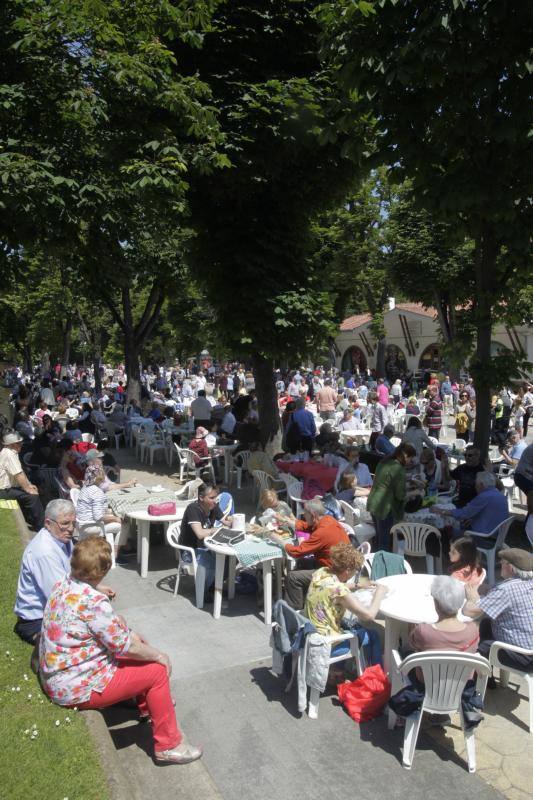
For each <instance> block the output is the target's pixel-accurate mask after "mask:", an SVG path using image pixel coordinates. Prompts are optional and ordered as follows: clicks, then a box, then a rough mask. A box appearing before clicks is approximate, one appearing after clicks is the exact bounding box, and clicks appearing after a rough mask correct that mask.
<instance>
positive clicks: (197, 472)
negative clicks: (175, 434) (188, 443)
mask: <svg viewBox="0 0 533 800" xmlns="http://www.w3.org/2000/svg"><path fill="white" fill-rule="evenodd" d="M174 449H175V450H176V453H177V454H178V463H179V467H180V481H182V480H183V477H184V475H185V476H186V475H194V476H195V478H200V477H201V474H202V472H204V470H207V471H208V472H209V475H210V478H211V480H212V482H213V483H216V479H215V469H214V467H213V462H212V460H211V457H210V456H208V457H207V458H202V459H200V463H199V464H197V463H196V458H195V456H196V454H195V453H194V452H193V451H192V450H189V449H188V448H187V447H180V446H179V445H177V444H176V443H175V442H174Z"/></svg>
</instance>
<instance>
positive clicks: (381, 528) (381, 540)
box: [372, 514, 394, 553]
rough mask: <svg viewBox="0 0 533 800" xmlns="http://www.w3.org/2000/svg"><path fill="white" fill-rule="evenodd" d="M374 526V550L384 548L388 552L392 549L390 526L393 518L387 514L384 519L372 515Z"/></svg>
mask: <svg viewBox="0 0 533 800" xmlns="http://www.w3.org/2000/svg"><path fill="white" fill-rule="evenodd" d="M372 519H373V521H374V525H375V528H376V550H386V551H387V552H388V553H390V552H391V551H392V537H391V533H390V531H391V528H392V526H393V525H394V518H393V516H392V514H389V515H388V516H387V517H385V518H384V519H377V517H374V516H373V517H372Z"/></svg>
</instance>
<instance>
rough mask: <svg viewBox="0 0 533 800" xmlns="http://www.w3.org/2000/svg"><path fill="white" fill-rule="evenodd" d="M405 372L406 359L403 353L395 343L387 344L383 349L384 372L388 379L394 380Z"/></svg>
mask: <svg viewBox="0 0 533 800" xmlns="http://www.w3.org/2000/svg"><path fill="white" fill-rule="evenodd" d="M406 372H407V360H406V358H405V353H404V352H403V350H402V349H401V348H400V347H398V345H396V344H388V345H387V349H386V350H385V373H386V375H387V378H388V380H389V383H390V382H391V381H395V380H396V378H399V377H400V375H405V373H406Z"/></svg>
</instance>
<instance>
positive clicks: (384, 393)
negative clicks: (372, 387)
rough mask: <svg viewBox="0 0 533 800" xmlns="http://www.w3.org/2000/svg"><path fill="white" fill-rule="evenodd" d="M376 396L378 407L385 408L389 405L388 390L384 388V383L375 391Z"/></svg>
mask: <svg viewBox="0 0 533 800" xmlns="http://www.w3.org/2000/svg"><path fill="white" fill-rule="evenodd" d="M376 392H377V395H378V402H379V404H380V405H382V406H385V408H386V407H387V406H388V405H389V390H388V389H387V387H386V386H385V384H384V383H380V384H379V386H378V388H377V389H376Z"/></svg>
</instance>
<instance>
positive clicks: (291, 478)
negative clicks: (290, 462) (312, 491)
mask: <svg viewBox="0 0 533 800" xmlns="http://www.w3.org/2000/svg"><path fill="white" fill-rule="evenodd" d="M279 480H280V481H283V483H284V484H285V486H286V487H287V497H289V495H290V490H291V487H292V486H300V485H302V482H301V481H299V480H298V478H297V477H296V476H295V475H291V473H290V472H280V473H279Z"/></svg>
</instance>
